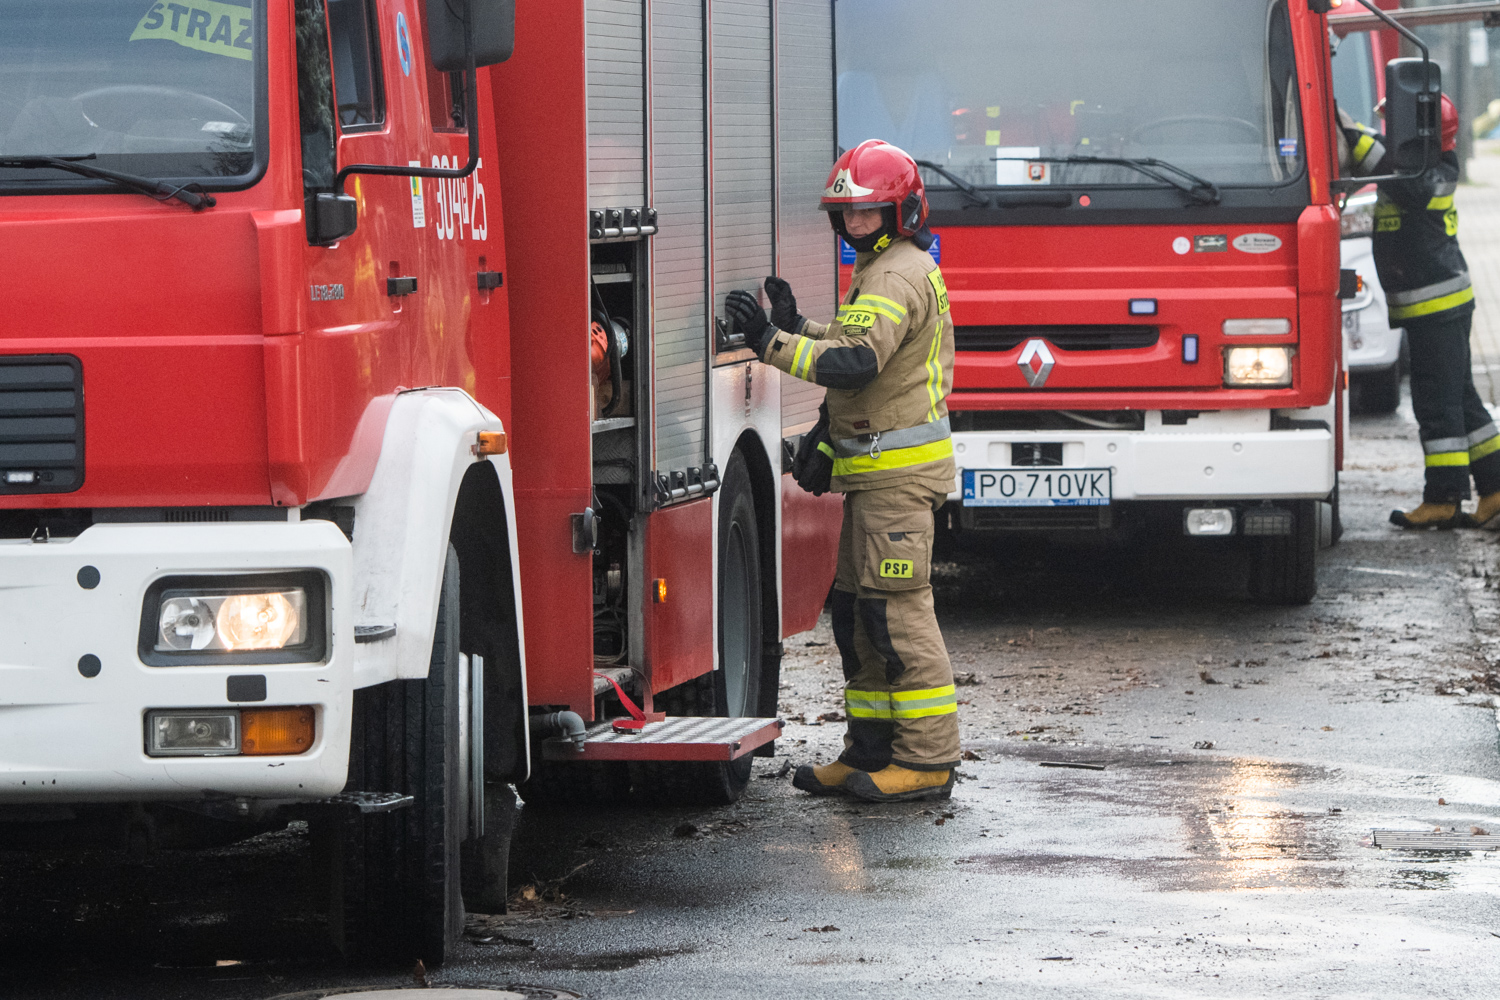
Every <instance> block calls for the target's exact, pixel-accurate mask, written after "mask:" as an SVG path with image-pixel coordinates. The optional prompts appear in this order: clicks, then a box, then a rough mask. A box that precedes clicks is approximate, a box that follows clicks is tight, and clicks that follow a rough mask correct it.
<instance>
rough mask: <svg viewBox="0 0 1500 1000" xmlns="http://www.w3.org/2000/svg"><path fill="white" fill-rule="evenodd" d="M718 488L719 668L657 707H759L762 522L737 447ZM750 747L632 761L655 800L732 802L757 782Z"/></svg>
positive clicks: (713, 710)
mask: <svg viewBox="0 0 1500 1000" xmlns="http://www.w3.org/2000/svg"><path fill="white" fill-rule="evenodd" d="M723 482H724V485H723V487H722V489H721V492H720V494H719V666H720V669H718V670H715V671H713V672H712V673H709V674H704V675H703V676H701V677H695V678H694V679H693V680H691V681H688V682H687V683H686V684H679V685H678V686H677V687H675V688H672V689H670V690H668V691H663V692H662V693H661V694H660V695H659V696H658V697H657V698H656V701H655V707H656V708H658V709H662V710H665V711H666V713H667V714H668V715H689V716H752V715H757V714H759V712H758V709H759V707H760V679H761V665H762V662H763V657H762V653H763V649H764V645H765V631H764V629H765V619H764V609H763V607H762V601H761V564H760V529H759V526H758V523H757V521H756V519H755V498H754V494H753V493H752V492H751V488H750V470H749V468H748V467H747V466H746V464H745V459H744V457H743V456H741V455H740V453H739V452H735V453H734V455H733V456H732V457H731V458H730V459H729V464H728V466H727V467H726V468H725V471H724V480H723ZM752 756H753V755H751V754H746V755H745V756H743V757H740V758H739V759H738V760H733V761H727V762H719V761H715V762H707V761H705V762H693V763H683V764H674V763H654V762H653V763H643V764H638V765H636V766H635V767H634V768H632V776H633V777H634V779H635V781H634V784H635V786H636V790H637V792H638V793H639V794H640V795H641V796H642V797H643V798H646V799H648V800H651V801H656V802H663V803H672V804H681V805H726V804H728V803H730V802H733V801H735V800H736V799H738V798H739V797H740V794H741V793H742V792H744V790H745V786H746V785H747V784H749V782H750V770H751V767H752V764H753V761H752Z"/></svg>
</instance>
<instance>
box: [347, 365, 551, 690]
mask: <svg viewBox="0 0 1500 1000" xmlns="http://www.w3.org/2000/svg"><path fill="white" fill-rule="evenodd" d="M499 430H502V425H501V422H500V419H499V418H498V417H497V416H495V415H494V414H493V413H491V412H489V411H488V410H486V409H485V408H484V407H482V406H480V405H479V404H478V403H476V402H475V401H474V399H473V398H472V397H470V396H469V395H468V394H467V393H466V392H463V391H462V390H460V389H423V390H418V391H413V392H406V393H402V394H401V395H400V396H398V397H397V398H396V400H395V402H394V404H393V405H392V406H391V412H390V416H389V418H388V420H387V422H386V427H385V433H384V436H383V439H382V443H381V449H380V458H379V460H378V461H377V463H376V466H375V472H374V475H373V476H372V478H371V481H370V486H369V488H368V489H367V490H366V491H365V492H364V493H362V494H360V495H359V496H357V497H354V498H352V499H351V501H350V505H351V506H352V507H353V508H354V513H355V520H354V531H353V549H354V593H353V605H354V609H353V612H354V619H355V621H356V622H358V623H362V624H380V625H394V626H395V629H396V632H395V635H394V636H392V637H391V638H389V639H386V640H384V641H380V642H371V643H364V644H359V645H356V647H355V657H354V660H355V663H354V686H355V687H356V688H363V687H368V686H370V685H372V684H379V683H381V682H383V681H388V680H396V679H408V680H415V679H421V678H423V677H425V676H426V674H427V660H428V657H429V654H430V652H431V649H432V640H433V629H434V627H435V625H436V622H437V608H438V595H439V592H440V591H441V589H442V577H443V562H444V560H445V558H446V557H447V552H448V542H449V538H450V536H451V534H452V530H453V525H454V517H455V513H456V512H458V510H459V504H460V502H461V501H462V503H463V504H464V505H465V506H464V507H463V510H464V516H465V517H466V518H472V517H473V516H474V512H475V511H482V510H488V511H490V512H491V515H492V516H493V517H495V518H496V524H497V525H502V524H503V526H504V536H505V540H504V545H505V547H506V548H507V549H508V551H507V553H506V555H507V559H508V561H509V568H510V577H511V586H512V588H513V590H514V594H515V597H514V606H515V615H516V626H515V628H516V635H517V642H518V645H519V647H520V649H521V650H522V657H523V660H522V666H523V668H524V649H525V635H524V631H523V626H522V624H521V621H522V619H521V615H520V608H521V597H520V592H521V591H520V579H519V575H518V572H517V566H516V562H515V559H514V552H515V539H516V523H515V494H514V490H513V487H512V476H511V468H510V460H509V456H508V455H505V454H500V455H491V456H488V457H481V456H477V455H476V454H475V447H474V446H475V443H476V439H477V436H478V434H479V432H480V431H499ZM483 466H488V467H489V468H490V469H491V470H492V474H493V482H492V485H486V484H485V474H484V473H482V472H480V473H474V474H473V475H474V478H473V479H470V478H469V477H470V473H471V470H473V469H476V468H480V467H483ZM466 485H467V487H468V489H465V487H466ZM465 523H467V522H465ZM497 531H498V528H497ZM496 539H498V535H497V536H496ZM494 544H496V545H498V544H499V542H498V541H494Z"/></svg>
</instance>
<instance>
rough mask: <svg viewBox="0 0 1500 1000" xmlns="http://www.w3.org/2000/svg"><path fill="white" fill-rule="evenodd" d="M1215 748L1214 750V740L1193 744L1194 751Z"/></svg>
mask: <svg viewBox="0 0 1500 1000" xmlns="http://www.w3.org/2000/svg"><path fill="white" fill-rule="evenodd" d="M1213 748H1214V741H1213V740H1199V741H1198V742H1197V743H1194V744H1193V749H1194V750H1212V749H1213Z"/></svg>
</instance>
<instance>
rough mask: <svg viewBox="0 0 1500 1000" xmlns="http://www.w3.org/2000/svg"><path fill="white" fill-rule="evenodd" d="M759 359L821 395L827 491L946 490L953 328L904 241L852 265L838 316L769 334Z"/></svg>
mask: <svg viewBox="0 0 1500 1000" xmlns="http://www.w3.org/2000/svg"><path fill="white" fill-rule="evenodd" d="M762 360H763V361H765V362H766V363H767V364H770V365H775V366H776V367H777V368H780V369H781V370H782V371H784V372H787V373H788V374H791V375H794V376H796V377H797V378H800V379H805V380H806V381H808V382H814V383H816V384H818V385H821V386H825V387H827V389H828V416H829V423H830V436H831V437H832V438H833V447H834V462H833V489H834V490H835V491H838V492H841V493H849V492H853V491H855V490H868V489H879V488H882V487H889V486H900V485H903V484H906V483H921V484H923V485H925V486H928V487H930V488H931V489H934V490H938V491H940V492H943V493H949V492H952V491H953V489H954V476H955V470H954V464H953V441H952V436H951V433H950V431H949V427H948V403H947V399H948V393H949V392H951V391H952V390H953V322H952V319H951V318H950V315H949V311H948V289H947V286H946V285H945V284H944V283H943V275H942V272H941V271H940V270H939V269H938V266H937V264H936V263H934V262H933V259H932V256H931V255H930V254H928V253H927V252H926V251H925V250H920V249H918V248H917V247H916V245H915V244H913V243H912V242H911V241H910V240H904V239H903V240H898V241H897V242H896V243H895V244H894V245H892V246H891V247H890V248H889V249H888V250H886V251H884V252H883V253H862V254H859V255H858V256H857V257H856V258H855V263H854V277H853V280H852V281H851V282H850V287H849V294H848V295H846V296H845V297H844V302H843V304H842V305H840V306H839V311H838V317H837V318H836V319H835V320H834V322H833V323H831V324H828V325H824V324H822V323H815V322H813V321H812V320H806V321H805V322H804V323H803V324H802V329H800V330H798V331H795V332H787V331H783V330H778V331H776V332H775V333H774V334H773V335H772V337H771V339H770V340H769V341H768V342H767V343H766V347H765V352H764V355H763V357H762Z"/></svg>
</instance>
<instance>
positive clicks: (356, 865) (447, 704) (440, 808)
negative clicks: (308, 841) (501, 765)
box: [329, 547, 465, 966]
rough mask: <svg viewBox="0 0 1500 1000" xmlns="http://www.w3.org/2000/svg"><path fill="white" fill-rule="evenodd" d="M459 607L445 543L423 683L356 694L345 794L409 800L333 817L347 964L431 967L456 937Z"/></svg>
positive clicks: (338, 915) (336, 891)
mask: <svg viewBox="0 0 1500 1000" xmlns="http://www.w3.org/2000/svg"><path fill="white" fill-rule="evenodd" d="M458 608H459V603H458V558H457V556H456V554H455V553H454V552H453V550H452V548H451V547H450V548H449V550H448V559H447V562H446V564H445V566H444V568H443V587H442V592H441V596H440V598H439V600H438V612H437V627H436V630H435V633H434V635H433V640H432V657H431V660H430V662H429V665H428V672H427V678H426V679H425V680H399V681H388V682H387V683H385V684H378V685H376V686H374V687H369V688H364V689H362V690H359V691H356V692H355V693H354V719H353V728H352V734H351V745H350V748H349V783H348V786H347V788H348V789H349V790H351V791H355V790H357V791H381V792H387V791H388V792H401V793H403V794H406V795H411V796H412V797H413V798H414V799H415V801H414V802H413V803H412V805H411V806H409V807H407V808H405V809H399V810H396V811H394V812H389V813H376V814H368V815H366V814H361V813H352V814H346V815H342V816H340V817H339V818H337V819H335V820H333V822H334V823H335V824H336V828H335V830H334V831H333V840H334V843H333V845H332V847H333V852H332V857H331V858H330V859H329V860H330V862H331V865H330V867H331V869H332V872H331V874H332V876H333V878H332V882H333V894H332V901H331V902H332V906H331V908H330V909H331V912H330V915H329V928H330V931H331V932H332V934H333V937H334V943H335V944H336V945H337V946H338V947H339V948H340V950H342V951H343V952H344V953H345V954H346V955H348V956H350V957H353V958H358V959H360V960H365V961H381V962H387V961H390V960H392V959H396V958H400V959H402V960H406V959H416V958H419V959H421V960H422V961H423V963H425V964H426V965H428V966H436V965H439V964H441V963H442V961H443V960H444V959H445V958H446V957H447V956H448V954H449V953H450V952H451V950H452V948H453V946H454V945H455V944H456V943H457V941H458V937H459V935H460V934H461V933H462V932H463V922H464V907H463V898H462V891H461V885H460V875H459V842H460V840H461V839H462V837H463V833H464V829H465V823H464V820H465V817H462V816H460V815H458V782H459V780H460V766H459V765H460V761H459V759H458V757H459V753H458V725H459V721H458V684H459V661H458V656H459V650H458V618H459V615H458Z"/></svg>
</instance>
